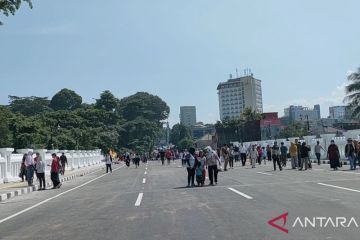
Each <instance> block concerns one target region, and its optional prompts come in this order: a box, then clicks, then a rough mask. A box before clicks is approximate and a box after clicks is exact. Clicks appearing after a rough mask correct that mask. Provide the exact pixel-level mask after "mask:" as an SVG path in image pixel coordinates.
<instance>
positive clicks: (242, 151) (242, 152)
mask: <svg viewBox="0 0 360 240" xmlns="http://www.w3.org/2000/svg"><path fill="white" fill-rule="evenodd" d="M246 153H247V150H246V147H245V146H244V145H243V144H241V147H240V158H241V163H242V165H243V166H245V163H246Z"/></svg>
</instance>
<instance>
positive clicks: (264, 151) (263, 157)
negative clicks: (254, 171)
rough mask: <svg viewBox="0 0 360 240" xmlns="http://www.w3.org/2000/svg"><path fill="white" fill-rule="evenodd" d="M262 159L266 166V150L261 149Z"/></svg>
mask: <svg viewBox="0 0 360 240" xmlns="http://www.w3.org/2000/svg"><path fill="white" fill-rule="evenodd" d="M261 157H262V159H263V160H264V165H266V149H265V147H262V156H261Z"/></svg>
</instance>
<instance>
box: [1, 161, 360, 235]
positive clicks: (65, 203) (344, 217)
mask: <svg viewBox="0 0 360 240" xmlns="http://www.w3.org/2000/svg"><path fill="white" fill-rule="evenodd" d="M345 168H346V169H347V167H345ZM342 170H345V169H342ZM207 183H208V180H207ZM185 186H186V170H185V168H181V167H180V166H179V162H176V163H175V164H174V163H172V164H171V165H169V166H167V165H165V166H161V165H160V163H159V162H149V164H148V165H141V166H140V168H138V169H136V168H135V167H134V166H131V167H130V168H127V167H124V166H117V167H116V169H115V171H113V173H111V174H104V172H97V173H94V174H91V175H88V176H84V177H82V178H79V179H76V180H73V181H70V182H67V183H64V186H63V187H62V188H61V189H59V190H47V191H41V192H36V193H32V194H28V195H24V196H20V197H17V198H14V199H13V200H9V201H5V202H3V203H1V204H0V239H14V240H20V239H47V240H48V239H54V240H57V239H75V240H77V239H86V240H88V239H104V240H105V239H111V240H113V239H126V240H127V239H129V240H132V239H134V240H135V239H136V240H137V239H146V240H147V239H154V240H158V239H164V240H165V239H179V240H180V239H204V240H205V239H206V240H209V239H244V240H260V239H274V240H275V239H276V240H278V239H299V240H300V239H301V240H304V239H306V240H312V239H314V240H315V239H336V240H339V239H354V240H355V239H360V228H359V227H360V226H357V225H359V224H360V171H355V172H354V171H338V172H333V171H331V170H330V169H329V166H328V165H321V166H314V168H313V170H309V171H301V172H300V171H297V170H290V169H289V168H286V169H285V170H283V171H281V172H280V171H276V172H274V171H273V170H272V165H270V164H268V165H266V166H264V165H261V166H257V168H255V169H251V168H250V167H248V166H247V167H241V166H240V165H239V163H236V164H235V169H231V170H229V171H228V172H220V173H219V180H218V185H217V186H211V187H210V186H206V187H202V188H198V187H195V188H185ZM282 214H285V215H286V224H284V220H285V215H284V217H283V218H281V219H278V220H277V221H275V220H274V225H278V226H279V227H278V228H275V227H273V226H271V225H270V224H269V223H268V221H270V220H271V219H274V218H276V217H278V216H280V215H282ZM321 217H323V218H321ZM320 218H321V219H320ZM352 219H353V220H352ZM299 221H300V222H299ZM306 221H307V222H306ZM305 222H306V224H307V226H305ZM294 224H295V226H294ZM325 225H326V226H325ZM344 226H345V227H344ZM279 228H283V231H281V230H279ZM286 231H288V233H286Z"/></svg>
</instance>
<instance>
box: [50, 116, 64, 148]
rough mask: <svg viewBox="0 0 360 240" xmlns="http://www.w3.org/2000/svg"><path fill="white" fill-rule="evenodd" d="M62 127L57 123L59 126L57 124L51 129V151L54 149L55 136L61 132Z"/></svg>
mask: <svg viewBox="0 0 360 240" xmlns="http://www.w3.org/2000/svg"><path fill="white" fill-rule="evenodd" d="M60 128H61V127H60V125H59V122H57V124H55V126H52V127H50V146H51V150H53V149H54V142H53V136H54V133H55V132H58V131H59V130H60Z"/></svg>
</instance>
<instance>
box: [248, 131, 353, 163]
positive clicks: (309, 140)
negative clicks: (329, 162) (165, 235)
mask: <svg viewBox="0 0 360 240" xmlns="http://www.w3.org/2000/svg"><path fill="white" fill-rule="evenodd" d="M348 138H352V139H353V140H356V141H360V129H356V130H349V131H347V132H344V133H343V136H341V137H337V136H336V134H321V135H320V138H317V137H316V136H304V137H303V140H300V142H304V141H305V142H306V144H307V145H309V146H310V147H311V153H310V157H311V158H316V156H315V150H314V149H315V145H316V144H317V141H319V142H320V145H321V146H322V147H323V148H324V149H325V151H324V150H321V159H326V157H327V149H328V147H329V145H330V141H331V140H334V141H335V144H336V145H337V146H338V147H339V150H340V157H341V159H343V160H345V159H346V157H345V145H346V143H347V139H348ZM295 139H300V137H291V138H288V139H276V140H263V141H254V142H244V143H243V144H244V146H246V147H249V146H250V145H254V144H256V145H260V146H262V147H266V146H267V145H270V146H272V145H273V144H274V141H277V143H278V145H280V143H281V142H284V145H285V146H287V147H290V143H291V142H295Z"/></svg>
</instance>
